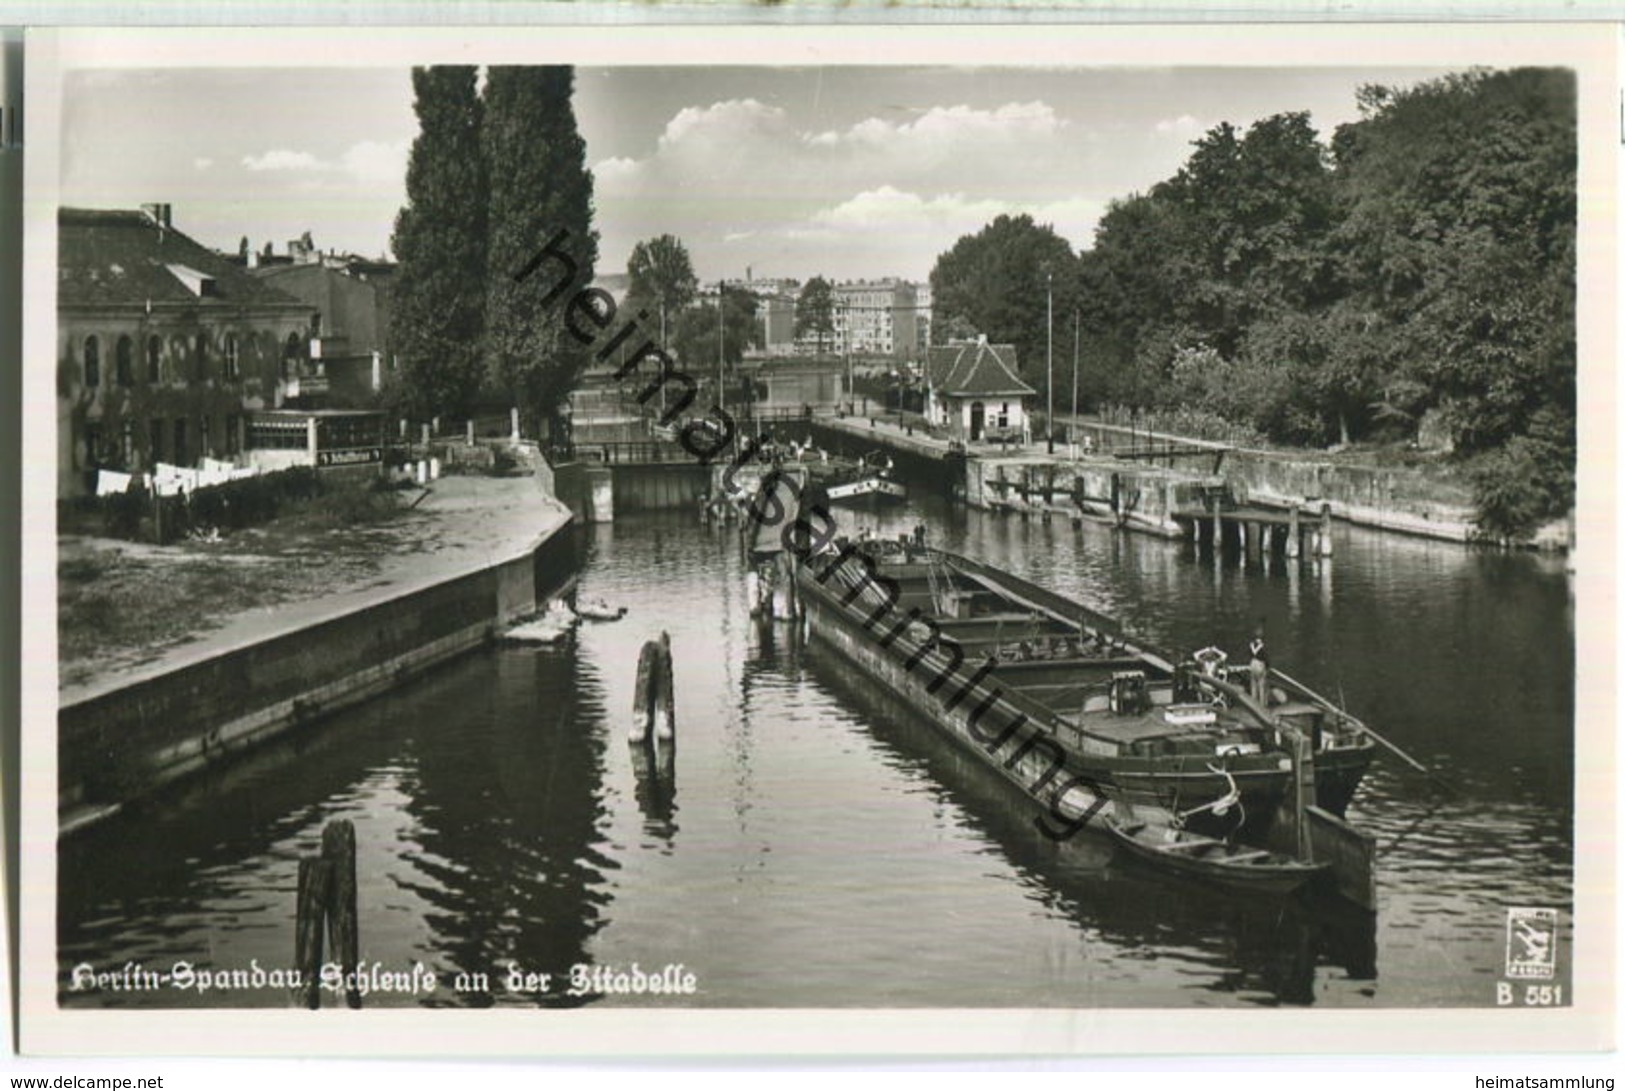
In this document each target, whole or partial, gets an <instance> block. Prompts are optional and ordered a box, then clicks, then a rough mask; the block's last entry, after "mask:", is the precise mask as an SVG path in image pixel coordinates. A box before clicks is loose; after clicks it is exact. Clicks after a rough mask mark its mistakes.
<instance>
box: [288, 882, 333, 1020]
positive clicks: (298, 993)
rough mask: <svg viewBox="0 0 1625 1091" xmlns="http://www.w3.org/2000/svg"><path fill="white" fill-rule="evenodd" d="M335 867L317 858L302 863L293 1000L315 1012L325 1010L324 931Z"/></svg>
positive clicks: (295, 920)
mask: <svg viewBox="0 0 1625 1091" xmlns="http://www.w3.org/2000/svg"><path fill="white" fill-rule="evenodd" d="M332 874H333V865H332V864H331V863H330V862H328V861H326V860H322V859H318V858H316V857H306V858H305V859H303V860H300V861H299V892H298V894H297V895H296V898H297V900H296V902H295V906H296V908H295V910H294V941H293V961H294V966H295V967H297V968H298V970H299V987H298V989H296V990H295V993H294V997H295V1000H296V1002H298V1003H299V1004H300V1005H302V1006H303V1007H306V1008H309V1009H310V1010H311V1011H315V1010H316V1009H317V1008H319V1007H321V1006H322V993H321V979H322V928H323V925H324V924H325V923H326V918H327V902H328V890H329V888H330V887H331V885H332Z"/></svg>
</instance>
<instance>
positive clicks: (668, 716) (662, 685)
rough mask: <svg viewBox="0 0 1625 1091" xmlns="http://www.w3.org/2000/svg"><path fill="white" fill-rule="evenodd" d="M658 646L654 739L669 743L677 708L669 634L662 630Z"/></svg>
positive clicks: (673, 737) (673, 733)
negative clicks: (673, 690) (673, 686)
mask: <svg viewBox="0 0 1625 1091" xmlns="http://www.w3.org/2000/svg"><path fill="white" fill-rule="evenodd" d="M658 647H659V653H660V664H659V674H658V678H657V685H656V687H655V714H654V729H655V739H656V740H657V741H659V742H664V743H670V742H672V741H674V740H675V739H676V737H677V708H676V701H675V699H674V697H673V694H672V678H671V636H670V635H669V634H667V633H666V632H665V631H664V630H662V631H661V633H660V644H659V645H658Z"/></svg>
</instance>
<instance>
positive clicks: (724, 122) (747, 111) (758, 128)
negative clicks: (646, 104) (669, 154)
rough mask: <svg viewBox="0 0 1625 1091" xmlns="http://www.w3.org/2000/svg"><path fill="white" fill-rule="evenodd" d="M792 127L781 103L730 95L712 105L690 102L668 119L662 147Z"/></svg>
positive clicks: (733, 137) (744, 135)
mask: <svg viewBox="0 0 1625 1091" xmlns="http://www.w3.org/2000/svg"><path fill="white" fill-rule="evenodd" d="M787 128H788V117H787V115H786V114H785V112H784V111H783V110H781V109H779V108H778V107H777V106H767V105H764V104H763V103H760V102H758V101H756V100H755V99H753V98H750V99H729V100H727V101H725V102H713V103H712V104H711V105H709V106H687V107H684V108H683V109H681V110H679V111H677V114H676V115H675V116H674V117H673V118H672V119H671V120H670V121H668V122H666V128H665V131H664V132H662V133H661V134H660V141H659V145H660V149H661V150H662V151H664V150H666V149H668V148H675V147H678V146H680V145H684V144H689V145H692V144H696V143H709V142H714V141H718V140H729V139H738V138H740V137H746V136H749V135H751V134H753V133H754V134H767V133H772V132H775V131H781V130H785V129H787Z"/></svg>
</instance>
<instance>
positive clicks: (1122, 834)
mask: <svg viewBox="0 0 1625 1091" xmlns="http://www.w3.org/2000/svg"><path fill="white" fill-rule="evenodd" d="M1106 829H1107V830H1108V831H1110V833H1111V835H1112V837H1113V838H1114V839H1115V840H1116V841H1117V843H1118V844H1119V845H1120V846H1122V847H1123V848H1124V849H1125V850H1127V851H1128V852H1129V853H1131V854H1132V855H1134V856H1136V857H1138V858H1140V859H1142V860H1146V861H1149V862H1150V863H1153V864H1155V865H1157V866H1158V867H1162V868H1167V869H1168V870H1171V871H1175V872H1178V873H1180V874H1182V875H1189V876H1193V877H1195V878H1198V879H1202V880H1205V881H1207V882H1212V883H1219V884H1221V885H1224V886H1230V887H1238V888H1242V889H1246V890H1252V891H1257V892H1260V893H1270V894H1289V893H1291V892H1292V891H1294V890H1297V889H1298V888H1299V887H1301V886H1303V885H1304V884H1305V883H1306V882H1308V881H1309V880H1311V879H1313V878H1315V877H1316V876H1317V875H1321V874H1324V873H1325V872H1326V871H1327V870H1328V869H1329V868H1330V866H1331V865H1330V864H1326V863H1305V862H1303V861H1300V860H1296V859H1294V858H1292V857H1291V856H1287V855H1285V854H1283V853H1279V852H1270V851H1268V850H1266V849H1260V848H1253V847H1251V846H1248V845H1242V844H1236V843H1234V842H1230V841H1224V840H1221V839H1219V838H1216V837H1206V836H1203V835H1202V834H1198V833H1193V832H1192V831H1190V830H1188V829H1183V828H1180V827H1178V826H1174V825H1171V824H1168V823H1165V822H1157V821H1145V820H1125V819H1120V818H1118V817H1116V816H1115V815H1114V816H1111V817H1109V818H1107V819H1106Z"/></svg>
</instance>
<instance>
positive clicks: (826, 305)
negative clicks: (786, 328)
mask: <svg viewBox="0 0 1625 1091" xmlns="http://www.w3.org/2000/svg"><path fill="white" fill-rule="evenodd" d="M834 333H835V289H834V287H833V286H831V284H830V282H829V281H827V280H825V279H824V278H823V277H813V278H812V279H811V280H809V281H808V282H807V283H806V284H803V285H802V286H801V295H800V296H798V297H797V298H796V337H798V338H800V337H805V336H806V335H807V334H813V335H814V336H816V337H817V338H818V353H819V355H820V356H822V355H823V353H824V338H825V337H829V336H832V335H833V334H834Z"/></svg>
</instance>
